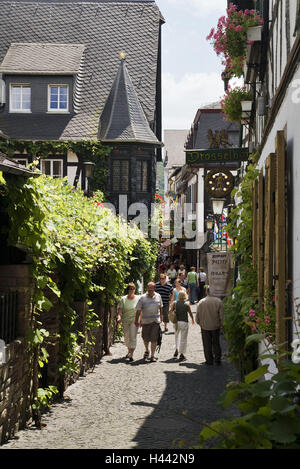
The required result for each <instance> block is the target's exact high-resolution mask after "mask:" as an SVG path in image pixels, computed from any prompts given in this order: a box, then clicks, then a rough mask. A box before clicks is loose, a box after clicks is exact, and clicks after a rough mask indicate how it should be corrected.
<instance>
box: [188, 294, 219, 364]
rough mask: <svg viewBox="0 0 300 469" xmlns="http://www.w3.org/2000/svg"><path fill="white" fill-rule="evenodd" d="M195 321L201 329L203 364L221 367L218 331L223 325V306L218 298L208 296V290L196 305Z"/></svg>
mask: <svg viewBox="0 0 300 469" xmlns="http://www.w3.org/2000/svg"><path fill="white" fill-rule="evenodd" d="M195 320H196V323H197V324H199V326H200V327H201V334H202V342H203V348H204V356H205V360H206V362H205V364H206V365H213V363H214V362H215V364H216V365H221V357H222V350H221V345H220V330H221V328H222V327H223V324H224V305H223V303H222V301H221V300H220V299H219V298H216V297H213V296H210V294H209V288H206V297H205V298H203V299H202V300H200V301H199V303H198V306H197V313H196V317H195Z"/></svg>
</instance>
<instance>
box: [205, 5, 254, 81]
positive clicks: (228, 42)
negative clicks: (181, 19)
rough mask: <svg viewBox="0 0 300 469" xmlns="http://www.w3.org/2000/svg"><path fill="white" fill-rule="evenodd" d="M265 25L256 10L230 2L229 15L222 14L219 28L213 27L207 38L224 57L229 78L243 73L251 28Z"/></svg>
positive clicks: (217, 52) (223, 62) (226, 73)
mask: <svg viewBox="0 0 300 469" xmlns="http://www.w3.org/2000/svg"><path fill="white" fill-rule="evenodd" d="M259 25H263V19H262V18H261V16H260V15H259V14H258V13H257V11H256V10H245V11H242V10H241V11H238V9H237V7H236V5H234V4H233V3H230V6H229V8H228V9H227V17H226V16H222V17H221V18H220V19H219V21H218V25H217V28H216V29H215V28H212V29H211V31H210V34H209V35H208V36H207V38H206V39H207V40H209V41H211V42H212V45H213V47H214V50H215V52H216V54H217V55H219V56H221V57H222V64H223V65H224V66H225V70H224V74H225V76H226V77H227V78H231V77H232V76H236V77H241V76H242V75H243V68H244V62H245V57H246V48H247V43H249V42H251V41H249V40H248V37H247V32H248V30H249V28H253V27H256V26H259Z"/></svg>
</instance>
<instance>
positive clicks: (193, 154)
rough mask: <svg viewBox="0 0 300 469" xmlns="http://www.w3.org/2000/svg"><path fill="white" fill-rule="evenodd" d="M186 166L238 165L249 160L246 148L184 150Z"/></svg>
mask: <svg viewBox="0 0 300 469" xmlns="http://www.w3.org/2000/svg"><path fill="white" fill-rule="evenodd" d="M185 153H186V164H189V165H205V164H206V163H238V162H240V161H247V160H248V159H249V149H248V148H218V149H215V150H211V149H210V150H185Z"/></svg>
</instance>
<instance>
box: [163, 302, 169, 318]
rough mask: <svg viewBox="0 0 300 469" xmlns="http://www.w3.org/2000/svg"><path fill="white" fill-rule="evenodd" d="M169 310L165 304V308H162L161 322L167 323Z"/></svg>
mask: <svg viewBox="0 0 300 469" xmlns="http://www.w3.org/2000/svg"><path fill="white" fill-rule="evenodd" d="M169 309H170V305H169V304H167V305H165V306H163V309H162V310H163V321H164V322H169Z"/></svg>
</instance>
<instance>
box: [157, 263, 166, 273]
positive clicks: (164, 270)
mask: <svg viewBox="0 0 300 469" xmlns="http://www.w3.org/2000/svg"><path fill="white" fill-rule="evenodd" d="M167 270H168V267H167V266H166V264H160V265H159V266H158V272H159V273H160V274H162V273H165V272H166V271H167Z"/></svg>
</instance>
